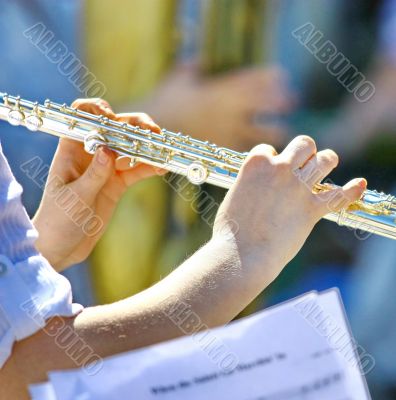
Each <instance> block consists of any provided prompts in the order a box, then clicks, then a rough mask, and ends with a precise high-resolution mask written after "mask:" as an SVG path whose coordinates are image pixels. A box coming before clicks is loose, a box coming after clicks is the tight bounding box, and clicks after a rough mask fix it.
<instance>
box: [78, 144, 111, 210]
mask: <svg viewBox="0 0 396 400" xmlns="http://www.w3.org/2000/svg"><path fill="white" fill-rule="evenodd" d="M114 159H115V155H114V153H113V152H112V151H111V150H110V149H108V148H107V147H103V146H101V147H99V148H98V149H97V150H96V153H95V155H94V157H93V158H92V161H91V163H90V164H89V166H88V168H87V169H86V170H85V172H84V173H83V174H82V176H81V177H80V178H79V179H77V180H76V181H74V182H72V183H71V184H70V187H71V189H72V190H74V191H75V192H77V193H78V195H79V196H80V198H81V200H83V201H85V202H86V203H88V204H91V203H93V202H94V200H95V198H96V196H97V195H98V193H99V192H100V190H101V189H102V188H103V186H104V185H105V184H106V182H107V181H108V180H109V178H110V177H111V176H112V174H113V173H114V165H115V161H114Z"/></svg>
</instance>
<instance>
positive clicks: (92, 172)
mask: <svg viewBox="0 0 396 400" xmlns="http://www.w3.org/2000/svg"><path fill="white" fill-rule="evenodd" d="M88 177H89V179H91V180H93V181H96V180H99V179H101V174H100V173H99V172H98V171H97V169H96V168H95V167H93V166H92V167H91V168H88Z"/></svg>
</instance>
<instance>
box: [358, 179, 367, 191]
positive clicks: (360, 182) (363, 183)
mask: <svg viewBox="0 0 396 400" xmlns="http://www.w3.org/2000/svg"><path fill="white" fill-rule="evenodd" d="M358 185H359V186H360V187H361V188H362V189H366V187H367V181H366V179H364V178H358Z"/></svg>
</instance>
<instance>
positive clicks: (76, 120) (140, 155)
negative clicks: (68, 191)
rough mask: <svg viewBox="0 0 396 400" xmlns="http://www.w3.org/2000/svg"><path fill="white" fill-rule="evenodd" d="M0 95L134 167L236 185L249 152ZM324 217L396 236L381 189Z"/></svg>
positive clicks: (13, 108)
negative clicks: (141, 164) (145, 166)
mask: <svg viewBox="0 0 396 400" xmlns="http://www.w3.org/2000/svg"><path fill="white" fill-rule="evenodd" d="M0 98H1V102H0V119H2V120H5V121H8V122H9V123H10V124H11V125H15V126H18V125H22V126H25V127H26V128H27V129H29V130H30V131H33V132H35V131H41V132H45V133H49V134H51V135H55V136H58V137H65V138H69V139H73V140H77V141H79V142H82V143H84V148H85V150H86V151H87V152H88V153H91V154H93V153H95V151H96V149H97V148H98V146H102V145H105V146H108V147H109V148H110V149H112V150H114V151H115V152H117V153H118V154H120V155H122V156H127V157H129V158H130V159H131V165H133V164H134V163H136V162H144V163H146V164H151V165H154V166H157V167H160V168H164V169H167V170H169V171H172V172H174V173H177V174H180V175H184V176H186V177H187V179H188V180H189V181H190V182H191V183H193V184H196V185H200V184H202V183H205V182H207V183H210V184H213V185H215V186H220V187H222V188H226V189H228V188H230V187H231V185H232V184H233V182H234V181H235V179H236V177H237V175H238V171H239V169H240V168H241V166H242V163H243V161H244V159H245V157H246V155H247V153H239V152H236V151H233V150H229V149H226V148H224V147H218V146H216V145H215V144H212V143H209V142H204V141H201V140H197V139H194V138H192V137H190V136H186V135H182V134H181V133H174V132H170V131H168V130H166V129H162V130H161V133H156V132H152V131H150V130H146V129H141V128H139V127H137V126H132V125H128V124H126V123H121V122H117V121H113V120H110V119H108V118H105V117H103V116H97V115H93V114H89V113H86V112H83V111H79V110H77V109H75V108H71V107H69V106H67V105H66V104H63V105H60V104H56V103H53V102H51V101H50V100H46V101H45V103H44V104H43V105H42V104H39V103H37V102H31V101H28V100H23V99H21V98H20V97H15V96H9V95H7V94H6V93H0ZM334 187H336V186H335V185H332V184H328V183H322V184H317V185H315V186H314V188H313V190H314V191H315V192H323V191H329V190H330V189H332V188H334ZM324 218H325V219H327V220H330V221H333V222H336V223H337V224H338V225H343V226H347V227H349V228H350V229H353V230H354V231H355V232H357V231H359V232H360V231H361V232H365V233H366V235H367V234H370V233H375V234H377V235H381V236H385V237H388V238H392V239H396V199H395V197H394V196H391V195H388V194H384V193H380V192H377V191H375V190H366V191H365V192H364V194H363V196H362V197H361V199H360V200H358V201H356V202H354V203H352V204H351V205H350V206H348V208H346V209H342V210H341V211H338V212H334V211H332V210H331V207H329V213H328V214H327V215H325V216H324Z"/></svg>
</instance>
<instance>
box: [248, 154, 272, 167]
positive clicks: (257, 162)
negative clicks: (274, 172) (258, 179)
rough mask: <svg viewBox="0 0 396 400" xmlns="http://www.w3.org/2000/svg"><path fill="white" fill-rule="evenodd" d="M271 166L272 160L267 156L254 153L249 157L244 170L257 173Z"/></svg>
mask: <svg viewBox="0 0 396 400" xmlns="http://www.w3.org/2000/svg"><path fill="white" fill-rule="evenodd" d="M269 165H270V160H269V158H268V157H267V155H266V154H263V153H257V152H254V153H251V154H249V155H248V156H247V158H246V160H245V162H244V166H243V168H244V170H245V171H248V172H257V171H261V170H263V169H265V168H267V167H268V166H269Z"/></svg>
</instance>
